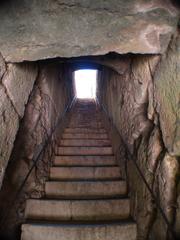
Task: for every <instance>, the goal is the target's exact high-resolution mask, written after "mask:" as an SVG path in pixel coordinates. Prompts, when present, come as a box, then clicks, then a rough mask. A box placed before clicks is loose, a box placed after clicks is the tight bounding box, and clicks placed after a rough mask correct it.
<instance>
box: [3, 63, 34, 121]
mask: <svg viewBox="0 0 180 240" xmlns="http://www.w3.org/2000/svg"><path fill="white" fill-rule="evenodd" d="M37 73H38V69H37V65H36V64H24V63H23V64H8V68H7V72H6V74H5V76H4V78H3V80H2V82H3V84H4V86H5V87H6V89H7V94H8V96H9V98H10V99H11V101H12V103H13V105H14V108H15V109H16V111H17V113H18V115H19V116H20V117H21V118H22V117H23V115H24V109H25V104H26V103H27V100H28V97H29V94H30V92H31V90H32V88H33V84H34V81H35V79H36V77H37Z"/></svg>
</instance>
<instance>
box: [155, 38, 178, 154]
mask: <svg viewBox="0 0 180 240" xmlns="http://www.w3.org/2000/svg"><path fill="white" fill-rule="evenodd" d="M179 63H180V36H175V37H174V39H173V41H172V43H171V46H170V48H169V49H168V51H167V53H166V54H165V55H164V56H163V58H162V61H161V62H160V64H159V67H158V69H157V71H156V73H155V76H154V85H155V102H156V110H157V111H158V113H159V116H160V123H161V130H162V134H163V140H164V144H165V146H166V148H167V149H168V151H169V153H170V154H171V155H174V156H180V64H179Z"/></svg>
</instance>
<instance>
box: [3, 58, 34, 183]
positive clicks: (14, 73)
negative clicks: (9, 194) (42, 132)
mask: <svg viewBox="0 0 180 240" xmlns="http://www.w3.org/2000/svg"><path fill="white" fill-rule="evenodd" d="M0 75H1V76H2V79H1V80H0V99H1V101H0V136H1V137H0V187H1V184H2V180H3V177H4V173H5V170H6V167H7V164H8V160H9V157H10V154H11V151H12V149H13V146H14V140H15V137H16V134H17V131H18V128H19V121H20V118H22V117H23V115H24V109H25V105H26V103H27V100H28V97H29V94H30V92H31V90H32V87H33V84H34V81H35V80H36V76H37V67H35V66H34V65H33V66H32V65H31V64H29V65H27V64H25V63H22V64H19V65H17V64H7V70H6V68H5V63H4V61H3V60H2V59H1V57H0Z"/></svg>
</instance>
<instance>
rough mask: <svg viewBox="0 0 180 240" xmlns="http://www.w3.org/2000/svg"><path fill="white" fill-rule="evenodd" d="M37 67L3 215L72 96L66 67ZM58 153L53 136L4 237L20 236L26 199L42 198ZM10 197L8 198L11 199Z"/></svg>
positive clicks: (8, 176) (4, 195)
mask: <svg viewBox="0 0 180 240" xmlns="http://www.w3.org/2000/svg"><path fill="white" fill-rule="evenodd" d="M38 66H39V74H38V78H37V80H36V83H35V85H34V88H33V91H32V93H31V96H30V98H29V101H28V104H27V106H26V109H25V115H24V118H23V120H22V122H21V125H20V129H19V131H18V135H17V137H16V141H15V146H14V149H13V152H12V154H11V159H10V163H9V165H8V169H7V172H6V175H5V176H6V178H5V181H4V184H3V188H2V190H1V193H0V203H1V204H0V205H1V214H2V215H3V214H4V212H6V211H7V209H8V208H9V204H11V201H12V199H13V198H14V195H15V194H16V192H17V189H18V188H19V186H20V185H21V184H22V182H23V180H24V179H25V176H26V174H27V173H28V171H29V169H30V168H31V166H32V164H33V161H32V160H33V156H34V154H36V152H37V150H38V149H40V148H41V147H43V145H44V144H45V141H46V140H47V138H48V136H49V135H50V134H51V131H52V129H53V128H54V127H55V125H56V123H57V122H58V120H59V119H60V118H61V117H62V116H63V113H64V111H65V109H66V107H67V105H68V104H70V102H71V101H72V97H73V92H72V85H71V84H72V82H71V76H70V74H71V70H70V69H68V67H67V66H66V65H65V64H56V63H39V64H38ZM63 124H64V123H62V124H61V125H63ZM60 128H61V126H60ZM59 130H60V129H58V132H59ZM55 150H56V134H54V135H53V136H52V139H51V142H50V143H49V144H48V145H47V147H46V150H45V152H43V154H42V155H41V157H40V161H38V164H37V165H36V167H35V169H34V170H33V172H32V173H31V175H30V177H29V179H28V181H27V183H26V185H25V187H24V189H23V191H22V193H21V195H20V196H19V198H18V199H17V201H16V203H15V205H14V207H13V209H12V211H11V212H10V213H9V216H7V218H6V221H5V225H4V224H3V225H2V226H3V229H1V233H4V234H5V236H6V234H7V233H8V234H9V235H10V236H13V237H15V236H16V234H18V232H16V231H17V230H18V229H19V228H18V226H20V224H21V223H22V222H23V221H24V207H25V200H26V199H27V198H30V197H33V198H39V197H41V196H43V194H44V182H45V180H46V179H47V176H48V175H49V167H50V165H51V162H52V157H53V155H54V152H55ZM7 196H9V197H8V199H7ZM3 210H5V211H3ZM2 215H1V216H2ZM13 239H14V238H13Z"/></svg>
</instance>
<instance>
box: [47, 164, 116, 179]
mask: <svg viewBox="0 0 180 240" xmlns="http://www.w3.org/2000/svg"><path fill="white" fill-rule="evenodd" d="M119 178H120V169H119V167H118V166H112V167H111V166H108V167H51V168H50V179H52V180H58V179H59V180H60V179H61V180H62V179H69V180H70V179H79V180H81V179H83V180H88V179H89V180H90V179H93V180H95V179H96V180H98V179H119Z"/></svg>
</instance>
